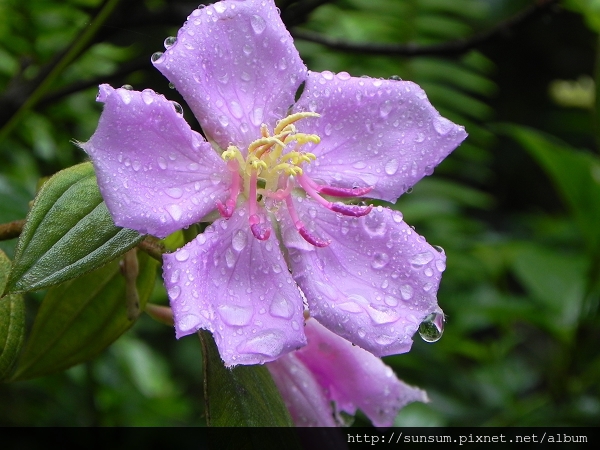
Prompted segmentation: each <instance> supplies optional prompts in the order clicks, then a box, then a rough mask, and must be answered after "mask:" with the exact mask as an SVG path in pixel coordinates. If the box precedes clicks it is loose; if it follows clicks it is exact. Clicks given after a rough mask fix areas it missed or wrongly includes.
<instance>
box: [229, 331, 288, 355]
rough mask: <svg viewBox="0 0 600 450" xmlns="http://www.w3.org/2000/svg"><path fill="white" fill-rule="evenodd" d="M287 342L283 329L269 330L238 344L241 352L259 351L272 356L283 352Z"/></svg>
mask: <svg viewBox="0 0 600 450" xmlns="http://www.w3.org/2000/svg"><path fill="white" fill-rule="evenodd" d="M285 342H286V339H285V336H284V335H283V332H282V331H280V330H267V331H264V332H262V333H260V334H258V335H257V336H255V337H253V338H251V339H248V340H247V341H246V342H244V343H242V344H240V345H238V347H237V350H238V351H239V352H240V353H242V352H243V353H255V354H256V353H258V354H261V355H265V356H268V357H271V358H272V357H275V356H278V355H279V354H281V352H282V350H283V344H284V343H285Z"/></svg>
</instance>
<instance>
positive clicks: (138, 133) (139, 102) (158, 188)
mask: <svg viewBox="0 0 600 450" xmlns="http://www.w3.org/2000/svg"><path fill="white" fill-rule="evenodd" d="M98 101H100V102H104V103H105V105H104V111H103V112H102V116H101V117H100V122H99V124H98V128H97V129H96V132H95V133H94V135H93V136H92V137H91V138H90V140H89V141H88V142H85V143H82V144H80V145H81V147H82V148H83V149H84V150H85V151H86V152H87V153H88V155H89V156H90V158H91V159H92V162H93V163H94V167H95V169H96V175H97V177H98V185H99V186H100V191H101V192H102V196H103V197H104V201H105V202H106V205H107V206H108V209H109V211H110V213H111V214H112V216H113V219H114V221H115V223H116V224H117V225H118V226H121V227H128V228H132V229H134V230H137V231H139V232H140V233H149V234H153V235H156V236H159V237H165V236H167V235H168V234H170V233H172V232H174V231H176V230H179V229H181V228H183V227H186V226H188V225H190V224H192V223H195V222H198V221H200V219H201V218H202V217H204V216H205V215H206V214H207V213H209V212H210V211H212V210H214V209H216V202H217V201H218V200H224V199H225V197H226V195H225V194H226V190H227V188H228V184H229V183H230V178H231V176H230V174H229V172H228V171H227V170H226V166H225V163H224V162H223V160H222V159H221V158H220V157H219V156H218V155H217V154H216V153H215V152H214V150H213V149H212V147H211V145H210V144H209V143H207V142H206V141H205V140H204V138H203V137H202V136H201V135H200V134H198V133H196V132H195V131H192V130H191V129H190V127H189V125H188V124H187V123H186V121H185V120H184V119H183V117H182V116H181V115H180V114H178V113H177V112H176V111H175V107H174V105H173V104H172V103H171V102H170V101H168V100H167V99H166V98H165V97H163V96H162V95H159V94H156V93H155V92H154V91H151V90H145V91H143V92H137V91H131V90H127V89H122V88H120V89H113V88H112V87H110V86H109V85H107V84H103V85H101V86H100V93H99V94H98Z"/></svg>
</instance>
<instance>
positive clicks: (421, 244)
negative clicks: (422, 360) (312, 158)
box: [282, 199, 446, 356]
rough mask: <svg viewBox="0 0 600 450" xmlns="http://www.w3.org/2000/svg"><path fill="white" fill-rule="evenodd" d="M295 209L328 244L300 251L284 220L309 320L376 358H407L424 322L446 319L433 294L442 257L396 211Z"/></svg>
mask: <svg viewBox="0 0 600 450" xmlns="http://www.w3.org/2000/svg"><path fill="white" fill-rule="evenodd" d="M300 200H303V201H300ZM295 203H296V208H297V211H298V215H299V218H300V220H301V221H302V222H304V224H305V225H306V227H307V229H308V230H309V232H310V233H312V234H313V235H316V236H319V238H321V239H326V240H327V239H328V240H330V241H331V244H330V245H329V246H327V247H324V248H316V247H312V246H305V245H297V242H298V241H297V240H296V239H295V238H294V237H293V232H296V230H295V229H294V225H293V224H292V221H291V219H289V217H286V216H284V215H283V214H282V222H283V223H284V229H283V238H284V243H285V245H286V246H287V247H288V248H289V257H290V258H289V260H290V266H291V269H292V273H293V275H294V279H295V280H296V282H297V283H298V285H299V286H300V289H302V292H303V293H304V294H305V295H306V298H307V300H308V305H309V311H310V314H311V316H312V317H315V318H316V319H317V320H318V321H319V322H320V323H321V324H323V325H324V326H326V327H327V328H329V329H330V330H331V331H333V332H334V333H336V334H338V335H340V336H342V337H344V338H346V339H347V340H349V341H350V342H352V343H354V344H356V345H359V346H360V347H362V348H364V349H366V350H368V351H370V352H371V353H373V354H375V355H377V356H386V355H391V354H396V353H404V352H407V351H409V350H410V347H411V345H412V335H413V334H414V333H415V332H416V331H417V329H418V327H419V325H420V323H421V322H422V321H423V319H424V318H425V317H426V316H427V315H429V314H431V313H433V312H439V313H441V310H440V309H439V306H438V305H437V299H436V292H437V289H438V286H439V283H440V279H441V276H442V271H443V270H444V269H445V267H446V264H445V261H446V257H445V255H444V254H443V253H441V252H439V251H437V250H435V249H434V248H433V247H431V246H430V245H429V244H428V243H427V242H425V239H424V238H423V237H421V236H419V235H418V234H417V233H415V232H414V230H413V229H412V228H411V227H409V226H408V225H407V224H406V223H405V222H404V221H403V219H402V215H401V214H400V213H399V212H397V211H392V210H390V209H388V208H383V207H381V206H378V207H376V208H373V210H372V211H371V212H370V213H369V214H368V215H366V216H364V217H348V216H341V215H338V214H335V213H334V212H332V211H330V210H328V209H326V208H323V207H320V206H319V205H318V204H317V203H316V202H315V201H313V200H311V199H296V202H295ZM296 234H297V232H296Z"/></svg>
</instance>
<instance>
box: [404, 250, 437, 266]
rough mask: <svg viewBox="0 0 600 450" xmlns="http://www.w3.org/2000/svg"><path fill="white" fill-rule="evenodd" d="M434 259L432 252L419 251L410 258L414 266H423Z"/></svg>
mask: <svg viewBox="0 0 600 450" xmlns="http://www.w3.org/2000/svg"><path fill="white" fill-rule="evenodd" d="M432 259H433V255H432V254H431V252H423V253H419V254H417V255H415V256H413V257H412V258H410V259H409V262H410V263H411V264H412V265H413V266H423V265H425V264H427V263H428V262H429V261H431V260H432Z"/></svg>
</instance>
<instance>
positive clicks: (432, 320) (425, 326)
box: [419, 313, 445, 342]
mask: <svg viewBox="0 0 600 450" xmlns="http://www.w3.org/2000/svg"><path fill="white" fill-rule="evenodd" d="M444 322H445V318H444V314H443V313H432V314H429V315H428V316H427V317H425V320H423V322H421V325H419V335H420V336H421V339H423V340H424V341H425V342H437V341H439V340H440V338H441V337H442V334H444Z"/></svg>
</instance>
